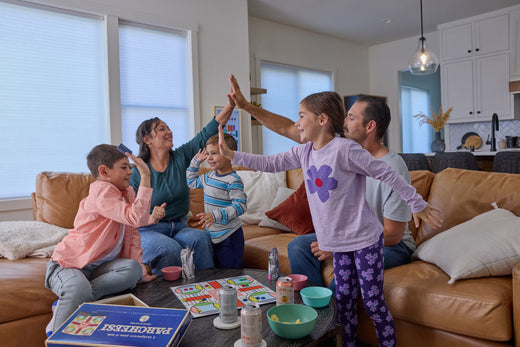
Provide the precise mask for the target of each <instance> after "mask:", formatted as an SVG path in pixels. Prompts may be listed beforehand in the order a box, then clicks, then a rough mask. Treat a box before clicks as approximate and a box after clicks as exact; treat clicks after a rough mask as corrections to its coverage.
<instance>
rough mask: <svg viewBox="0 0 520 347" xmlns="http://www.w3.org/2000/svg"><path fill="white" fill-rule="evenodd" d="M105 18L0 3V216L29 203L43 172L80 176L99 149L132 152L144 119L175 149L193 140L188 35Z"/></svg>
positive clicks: (30, 5)
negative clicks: (153, 121) (167, 133)
mask: <svg viewBox="0 0 520 347" xmlns="http://www.w3.org/2000/svg"><path fill="white" fill-rule="evenodd" d="M106 18H107V19H106V22H105V18H103V17H101V16H95V15H90V14H84V13H79V12H75V11H70V10H62V9H58V8H50V7H45V6H40V5H35V4H24V5H18V4H13V3H5V2H0V66H2V68H1V69H0V81H2V83H0V136H1V138H2V141H3V144H4V148H6V149H5V150H4V151H3V154H2V160H1V162H0V210H5V209H10V208H11V207H10V206H11V205H10V204H11V203H10V202H9V201H7V199H12V198H26V197H28V196H29V195H30V193H31V192H33V191H34V181H35V176H36V175H37V174H38V173H39V172H41V171H67V172H68V171H70V172H88V168H87V165H86V156H87V154H88V152H89V151H90V150H91V149H92V148H93V147H94V146H96V145H98V144H101V143H115V144H118V143H119V142H120V141H121V140H122V142H123V143H125V144H126V145H127V146H128V147H130V148H131V149H132V150H133V151H135V153H137V152H138V148H137V145H136V142H135V132H136V130H137V126H138V125H139V124H140V123H141V121H143V120H144V119H148V118H152V117H155V116H157V117H159V118H161V119H163V120H164V121H165V122H167V123H168V124H169V125H170V126H171V127H172V130H173V131H174V139H175V140H176V145H180V144H183V143H185V142H186V141H188V140H189V139H190V138H191V137H192V135H193V123H194V119H193V109H194V107H193V104H194V101H193V97H194V94H193V88H194V87H193V83H192V73H191V71H193V70H194V69H196V67H193V66H192V64H196V62H191V61H190V59H191V57H192V50H195V49H196V47H194V46H193V41H190V42H189V43H190V44H188V40H189V39H191V40H193V37H192V36H191V35H189V33H190V30H185V31H178V30H172V29H166V28H157V27H151V26H144V25H141V24H137V23H128V22H119V19H118V18H117V17H114V16H111V15H107V17H106ZM144 18H145V20H146V21H149V18H147V17H146V16H144ZM114 23H115V24H114ZM118 36H119V46H117V45H116V44H115V42H116V40H112V41H111V38H113V37H118ZM114 45H116V47H114ZM115 54H119V60H118V59H117V58H115V57H114V56H113V55H115ZM112 58H114V59H112ZM109 79H110V80H109ZM114 80H116V81H117V83H115V82H114ZM113 86H117V87H113ZM109 88H110V90H109ZM119 88H120V89H119ZM114 89H115V90H114ZM109 92H110V93H109ZM109 95H111V96H113V95H117V97H114V98H109ZM119 96H120V98H119ZM119 101H121V104H119ZM109 110H112V113H111V114H110V113H109ZM19 200H20V201H21V200H23V199H19ZM24 201H26V200H24ZM24 206H26V205H24Z"/></svg>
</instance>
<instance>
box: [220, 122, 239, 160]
mask: <svg viewBox="0 0 520 347" xmlns="http://www.w3.org/2000/svg"><path fill="white" fill-rule="evenodd" d="M218 148H219V149H220V154H221V155H223V156H224V157H226V158H228V159H230V160H233V158H234V157H235V151H233V150H231V149H229V147H228V145H227V144H226V141H224V130H223V129H222V124H219V126H218Z"/></svg>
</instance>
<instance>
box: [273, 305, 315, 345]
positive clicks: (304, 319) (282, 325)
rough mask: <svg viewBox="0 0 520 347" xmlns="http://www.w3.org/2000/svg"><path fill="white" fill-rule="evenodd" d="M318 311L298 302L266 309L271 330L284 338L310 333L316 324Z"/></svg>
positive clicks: (293, 337)
mask: <svg viewBox="0 0 520 347" xmlns="http://www.w3.org/2000/svg"><path fill="white" fill-rule="evenodd" d="M317 318H318V312H316V310H315V309H313V308H311V307H309V306H305V305H299V304H285V305H278V306H275V307H272V308H271V309H269V311H267V320H268V322H269V326H270V327H271V330H272V331H273V332H274V333H275V334H276V335H278V336H280V337H283V338H286V339H299V338H302V337H304V336H307V335H309V334H310V333H311V331H312V329H314V326H315V325H316V319H317Z"/></svg>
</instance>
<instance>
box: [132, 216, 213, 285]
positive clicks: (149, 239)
mask: <svg viewBox="0 0 520 347" xmlns="http://www.w3.org/2000/svg"><path fill="white" fill-rule="evenodd" d="M139 233H140V234H141V247H142V248H143V263H145V264H148V265H150V268H151V269H152V274H154V275H157V276H160V275H161V269H162V268H163V267H166V266H173V265H176V266H181V265H182V262H181V250H182V249H184V248H192V249H193V251H194V252H193V264H194V265H195V269H198V270H201V269H211V268H212V267H213V245H212V244H211V239H210V237H209V234H208V233H207V232H206V231H203V230H200V229H194V228H189V227H188V223H187V217H184V218H181V219H180V220H178V221H175V222H159V223H157V224H152V225H149V226H146V227H141V228H139Z"/></svg>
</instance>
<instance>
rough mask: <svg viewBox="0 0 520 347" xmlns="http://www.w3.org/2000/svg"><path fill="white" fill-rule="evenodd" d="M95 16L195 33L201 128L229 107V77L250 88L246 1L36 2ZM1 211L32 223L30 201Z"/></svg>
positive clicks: (247, 144) (247, 143) (247, 138)
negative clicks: (222, 107) (218, 110)
mask: <svg viewBox="0 0 520 347" xmlns="http://www.w3.org/2000/svg"><path fill="white" fill-rule="evenodd" d="M33 2H38V3H40V4H46V5H51V6H52V5H55V6H57V7H64V8H68V9H74V10H80V11H87V12H89V13H94V14H100V15H105V14H110V15H115V16H118V17H120V18H123V19H127V20H140V19H143V20H145V21H147V22H150V24H154V23H156V24H157V25H159V24H160V23H166V24H167V25H170V26H173V27H178V28H181V29H182V28H197V30H198V33H197V38H198V63H199V64H198V66H199V71H198V81H196V82H198V85H199V96H200V98H199V99H198V105H197V106H198V107H196V108H199V109H200V115H196V118H198V119H200V123H201V124H195V128H196V130H198V129H200V127H201V125H203V124H206V123H207V122H208V121H209V120H210V119H211V117H212V116H213V106H214V105H224V104H225V103H226V102H227V98H226V93H228V90H229V88H228V76H229V74H230V73H231V72H233V73H235V74H236V75H237V76H238V78H239V82H240V83H242V84H243V85H244V86H245V85H246V83H247V85H249V79H248V74H249V43H248V16H247V2H246V1H244V0H219V1H206V0H190V1H185V0H147V1H140V0H34V1H33ZM242 141H243V145H244V150H248V151H249V150H250V149H251V135H250V133H249V131H248V129H247V127H244V129H243V137H242ZM8 205H10V206H12V207H10V208H7V209H3V210H1V211H0V221H2V220H3V221H5V220H32V212H31V209H30V208H31V206H30V201H29V200H28V199H25V200H23V201H16V202H13V203H9V204H8Z"/></svg>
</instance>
